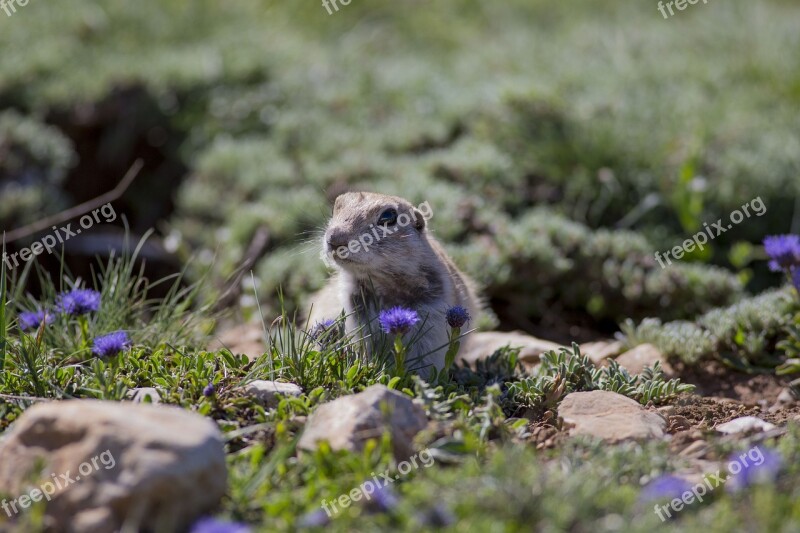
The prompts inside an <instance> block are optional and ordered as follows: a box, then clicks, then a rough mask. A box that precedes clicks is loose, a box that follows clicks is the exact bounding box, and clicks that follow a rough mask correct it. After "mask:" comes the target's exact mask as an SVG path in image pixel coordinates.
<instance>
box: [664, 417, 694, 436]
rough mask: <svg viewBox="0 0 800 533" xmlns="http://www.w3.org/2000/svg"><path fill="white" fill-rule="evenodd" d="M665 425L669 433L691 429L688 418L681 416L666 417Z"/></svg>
mask: <svg viewBox="0 0 800 533" xmlns="http://www.w3.org/2000/svg"><path fill="white" fill-rule="evenodd" d="M667 424H668V426H669V429H670V431H672V432H675V431H686V430H687V429H691V428H692V423H691V422H690V421H689V419H688V418H686V417H685V416H681V415H671V416H668V417H667Z"/></svg>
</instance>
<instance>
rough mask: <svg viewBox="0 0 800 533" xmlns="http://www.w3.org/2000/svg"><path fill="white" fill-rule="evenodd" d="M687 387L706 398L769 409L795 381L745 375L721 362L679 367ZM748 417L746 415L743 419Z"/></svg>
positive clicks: (768, 376) (770, 376) (767, 375)
mask: <svg viewBox="0 0 800 533" xmlns="http://www.w3.org/2000/svg"><path fill="white" fill-rule="evenodd" d="M675 368H676V372H677V374H678V377H679V378H680V379H681V381H683V382H684V383H691V384H692V385H695V387H696V389H695V394H697V395H699V396H704V397H709V396H713V397H719V398H730V399H732V400H737V401H739V402H741V403H743V404H745V405H759V406H762V407H769V406H771V405H773V404H774V403H775V400H776V399H777V398H778V395H779V394H780V393H781V391H782V390H783V389H784V388H785V387H786V386H787V385H788V383H789V382H790V381H791V378H789V377H787V376H775V375H771V374H744V373H742V372H738V371H736V370H733V369H730V368H728V367H726V366H725V365H723V364H722V363H720V362H718V361H709V362H706V363H702V364H699V365H695V366H685V365H683V366H682V365H679V364H678V365H675ZM742 416H744V415H742Z"/></svg>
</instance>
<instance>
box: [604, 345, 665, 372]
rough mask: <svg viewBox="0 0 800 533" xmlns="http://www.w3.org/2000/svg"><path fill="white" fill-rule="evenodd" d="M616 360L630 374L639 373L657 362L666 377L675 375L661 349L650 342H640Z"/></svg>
mask: <svg viewBox="0 0 800 533" xmlns="http://www.w3.org/2000/svg"><path fill="white" fill-rule="evenodd" d="M616 361H617V363H619V365H620V366H622V367H624V368H625V370H627V371H628V372H629V373H631V374H641V373H642V371H643V370H644V367H646V366H653V365H654V364H656V362H659V363H661V369H662V370H663V371H664V375H665V376H666V377H667V378H672V377H674V376H675V369H674V368H672V365H670V364H669V362H668V361H667V358H666V357H664V354H662V353H661V350H659V349H658V348H656V347H655V346H653V345H652V344H640V345H639V346H637V347H636V348H634V349H632V350H628V351H627V352H625V353H623V354H622V355H620V356H619V357H617V359H616Z"/></svg>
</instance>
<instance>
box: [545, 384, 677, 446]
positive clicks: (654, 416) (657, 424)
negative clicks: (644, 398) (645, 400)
mask: <svg viewBox="0 0 800 533" xmlns="http://www.w3.org/2000/svg"><path fill="white" fill-rule="evenodd" d="M558 416H560V417H561V418H563V419H564V424H565V426H568V427H569V432H570V435H588V436H591V437H595V438H598V439H601V440H604V441H606V442H612V443H613V442H620V441H623V440H631V439H634V440H642V439H652V438H663V437H664V430H665V429H666V427H667V421H666V420H665V419H664V417H663V416H661V415H660V414H658V413H653V412H650V411H648V410H647V409H645V408H644V407H642V406H641V405H640V404H639V403H638V402H636V401H634V400H631V399H630V398H628V397H626V396H623V395H621V394H617V393H616V392H608V391H591V392H573V393H570V394H567V396H566V397H565V398H564V400H563V401H562V402H561V405H559V406H558Z"/></svg>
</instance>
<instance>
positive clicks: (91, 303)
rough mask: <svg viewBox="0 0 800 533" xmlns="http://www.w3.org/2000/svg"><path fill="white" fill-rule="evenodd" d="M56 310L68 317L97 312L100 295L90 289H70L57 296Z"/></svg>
mask: <svg viewBox="0 0 800 533" xmlns="http://www.w3.org/2000/svg"><path fill="white" fill-rule="evenodd" d="M56 308H57V309H58V310H59V311H61V312H62V313H67V314H68V315H84V314H86V313H89V312H91V311H97V310H98V309H100V293H99V292H97V291H93V290H91V289H72V290H71V291H70V292H65V293H62V294H60V295H59V296H58V300H57V301H56Z"/></svg>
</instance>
